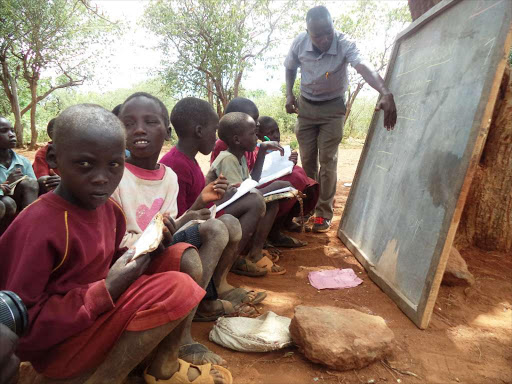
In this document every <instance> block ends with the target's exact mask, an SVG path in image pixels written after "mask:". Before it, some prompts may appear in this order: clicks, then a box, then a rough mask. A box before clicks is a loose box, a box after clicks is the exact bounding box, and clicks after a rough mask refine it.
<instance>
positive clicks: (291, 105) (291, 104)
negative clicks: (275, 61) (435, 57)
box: [285, 68, 299, 113]
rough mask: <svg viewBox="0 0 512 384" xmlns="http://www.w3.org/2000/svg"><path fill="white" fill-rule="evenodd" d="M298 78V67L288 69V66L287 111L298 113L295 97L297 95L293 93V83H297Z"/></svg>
mask: <svg viewBox="0 0 512 384" xmlns="http://www.w3.org/2000/svg"><path fill="white" fill-rule="evenodd" d="M296 78H297V70H296V69H288V68H286V105H285V107H286V112H288V113H298V111H299V110H298V108H297V107H298V105H297V99H295V95H294V94H293V85H294V84H295V79H296Z"/></svg>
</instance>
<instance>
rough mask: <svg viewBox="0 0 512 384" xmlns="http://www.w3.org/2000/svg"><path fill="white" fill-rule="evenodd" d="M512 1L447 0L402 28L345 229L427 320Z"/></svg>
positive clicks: (401, 299) (484, 119)
mask: <svg viewBox="0 0 512 384" xmlns="http://www.w3.org/2000/svg"><path fill="white" fill-rule="evenodd" d="M511 14H512V1H510V0H480V1H479V0H464V1H457V0H445V1H443V2H441V3H439V4H437V5H436V6H435V7H434V8H432V9H431V10H430V11H429V12H427V13H425V14H424V15H423V16H422V17H421V18H419V19H417V20H416V21H415V22H414V23H412V24H411V25H410V26H409V27H408V28H407V29H406V30H405V31H403V32H402V33H401V34H400V35H398V37H397V39H396V42H395V45H394V48H393V52H392V55H391V59H390V63H389V66H388V70H387V73H386V77H385V82H386V84H387V86H388V88H389V89H390V90H391V92H393V95H394V97H395V102H396V105H397V110H398V121H397V125H396V127H395V129H394V131H391V132H388V131H386V129H384V127H383V117H384V116H383V113H382V112H376V113H375V114H374V116H373V119H372V122H371V125H370V128H369V132H368V137H367V139H366V142H365V146H364V148H363V152H362V154H361V159H360V161H359V164H358V168H357V171H356V175H355V178H354V183H353V186H352V189H351V191H350V195H349V198H348V201H347V204H346V207H345V211H344V214H343V217H342V220H341V223H340V227H339V230H338V236H339V237H340V239H341V240H342V241H343V242H344V243H345V244H346V246H347V247H348V248H349V249H350V250H351V251H352V252H353V253H354V255H355V256H356V257H357V259H358V260H359V261H360V262H361V263H362V264H363V266H364V267H365V268H366V269H367V270H368V273H369V276H370V278H371V279H372V280H373V281H375V282H376V283H377V284H378V285H379V286H380V287H381V289H383V290H384V291H385V292H386V293H387V294H388V295H389V296H390V297H391V298H392V299H393V300H394V301H395V302H396V303H397V304H398V306H399V307H400V308H401V309H402V310H403V311H404V312H405V314H406V315H407V316H409V318H410V319H411V320H412V321H413V322H414V323H415V324H416V325H417V326H418V327H420V328H426V327H427V325H428V323H429V321H430V316H431V314H432V310H433V306H434V303H435V299H436V297H437V292H438V289H439V285H440V282H441V279H442V275H443V273H444V269H445V266H446V261H447V259H448V255H449V252H450V247H451V245H452V242H453V238H454V236H455V231H456V229H457V225H458V222H459V219H460V215H461V212H462V208H463V206H464V202H465V198H466V196H467V192H468V189H469V186H470V183H471V178H472V176H473V173H474V171H475V169H476V165H477V163H478V160H479V156H480V154H481V151H482V148H483V144H484V142H485V137H486V135H487V131H488V127H489V123H490V119H491V116H492V110H493V106H494V103H495V100H496V96H497V92H498V88H499V84H500V80H501V77H502V76H503V71H504V68H505V63H506V60H505V59H506V56H508V52H509V49H510V45H511V36H512V35H511V32H510V28H511V27H510V25H511Z"/></svg>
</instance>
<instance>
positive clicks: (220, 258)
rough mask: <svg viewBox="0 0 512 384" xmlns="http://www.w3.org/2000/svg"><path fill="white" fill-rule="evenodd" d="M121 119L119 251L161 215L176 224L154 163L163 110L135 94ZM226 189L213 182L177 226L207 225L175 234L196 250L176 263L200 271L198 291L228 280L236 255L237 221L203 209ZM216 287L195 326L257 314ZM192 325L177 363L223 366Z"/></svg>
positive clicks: (163, 172)
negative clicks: (124, 155) (125, 154)
mask: <svg viewBox="0 0 512 384" xmlns="http://www.w3.org/2000/svg"><path fill="white" fill-rule="evenodd" d="M119 118H120V120H121V121H122V122H123V123H124V126H125V128H126V144H127V147H128V149H129V150H130V157H129V158H128V159H127V160H126V164H125V172H124V175H123V178H122V179H121V182H120V183H119V186H118V188H117V189H116V191H115V192H114V194H113V196H112V197H113V199H114V200H115V201H117V202H118V203H119V204H120V206H121V208H122V209H123V211H124V212H125V215H126V221H127V223H126V234H125V236H124V238H123V240H122V241H121V247H131V246H132V245H133V244H134V242H135V241H136V240H137V239H138V238H139V237H140V235H141V234H142V232H143V231H144V229H145V228H146V226H147V225H148V224H149V222H150V220H151V219H152V218H153V216H154V215H155V214H156V213H157V212H160V213H162V214H164V215H167V216H168V217H169V218H170V219H171V220H174V219H176V217H177V214H178V210H177V196H178V180H177V177H176V174H175V173H174V172H173V170H172V169H170V168H168V167H166V166H165V165H163V164H159V163H157V161H158V157H159V155H160V151H161V150H162V146H163V144H164V140H165V139H166V138H168V137H169V135H170V131H169V114H168V113H167V108H166V107H165V105H164V104H163V103H162V102H161V101H160V100H159V99H158V98H156V97H154V96H152V95H150V94H147V93H143V92H138V93H135V94H133V95H131V96H130V97H128V99H127V100H126V101H125V102H124V104H123V106H122V107H121V110H120V112H119ZM226 188H227V183H226V182H225V181H224V180H222V179H219V180H215V181H213V182H212V183H211V184H209V185H207V186H206V187H205V188H204V189H203V190H202V192H200V194H199V196H197V199H196V201H195V202H194V204H192V207H191V208H190V209H189V210H188V211H187V212H185V213H184V214H183V215H181V217H179V218H178V219H177V220H176V223H175V224H176V228H177V229H178V228H180V227H181V226H183V225H184V224H185V223H187V222H188V221H190V220H194V219H200V220H206V221H205V222H203V223H201V224H199V225H194V226H191V227H188V228H187V229H186V230H184V231H180V232H178V233H175V234H174V237H175V238H174V241H182V242H186V243H190V244H192V245H194V246H195V247H196V248H198V250H199V252H198V255H196V257H194V258H191V257H190V256H189V257H182V258H181V259H177V260H176V268H177V270H180V271H182V272H185V273H187V274H190V275H193V273H194V270H196V269H197V268H199V269H200V270H202V273H201V274H200V276H199V277H198V283H199V285H200V286H201V287H203V288H207V285H208V283H209V282H210V280H211V279H212V276H214V275H215V276H216V277H217V278H218V279H220V277H221V276H223V275H224V279H225V275H227V272H228V271H229V268H230V267H231V265H232V264H233V262H234V260H235V257H236V253H235V251H236V249H237V247H238V242H239V241H240V237H241V229H240V224H239V223H238V220H236V219H235V218H234V217H233V216H230V215H224V216H222V217H221V218H220V219H218V220H217V219H210V214H211V213H210V210H209V209H208V208H206V205H207V204H208V203H209V202H211V201H213V200H217V199H219V197H221V196H222V195H223V194H224V191H225V189H226ZM215 288H216V286H215V284H213V285H210V286H209V289H207V292H208V293H207V297H206V298H205V299H204V300H203V301H202V302H201V304H200V305H199V308H198V310H197V313H196V320H197V321H214V320H216V319H217V318H219V317H221V316H225V315H231V316H233V315H235V314H241V315H245V316H247V315H251V314H255V313H256V311H255V310H254V308H252V307H251V306H249V305H246V304H242V303H241V302H235V303H233V302H231V301H229V300H227V301H224V300H219V299H218V297H217V293H216V289H215ZM190 326H191V319H190V321H189V322H187V323H186V324H185V325H184V329H185V331H184V339H183V340H182V345H183V348H182V349H181V350H180V358H182V359H184V360H187V361H189V362H191V363H194V364H204V363H208V362H215V363H218V364H224V363H225V361H224V360H223V359H222V358H221V357H220V356H218V355H216V354H214V353H213V352H211V351H209V350H208V349H207V348H206V347H205V346H204V345H202V344H199V343H197V342H195V341H194V340H193V339H192V336H191V335H190Z"/></svg>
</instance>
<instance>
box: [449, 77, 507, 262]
mask: <svg viewBox="0 0 512 384" xmlns="http://www.w3.org/2000/svg"><path fill="white" fill-rule="evenodd" d="M511 191H512V79H511V77H510V69H509V68H507V70H506V72H505V76H503V81H502V83H501V87H500V92H499V95H498V100H497V101H496V107H495V110H494V115H493V119H492V122H491V126H490V128H489V134H488V136H487V141H486V143H485V147H484V150H483V152H482V158H481V159H480V165H479V167H478V169H477V171H476V172H475V176H474V178H473V182H472V184H471V188H470V190H469V194H468V197H467V200H466V205H465V206H464V211H463V213H462V217H461V220H460V223H459V227H458V229H457V235H456V238H455V242H456V245H458V246H459V247H463V246H465V245H476V246H477V247H479V248H482V249H486V250H490V251H504V252H511V251H512V192H511Z"/></svg>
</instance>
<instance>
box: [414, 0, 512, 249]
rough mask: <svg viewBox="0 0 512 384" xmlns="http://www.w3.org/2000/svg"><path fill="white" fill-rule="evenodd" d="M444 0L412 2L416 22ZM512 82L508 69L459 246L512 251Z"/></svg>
mask: <svg viewBox="0 0 512 384" xmlns="http://www.w3.org/2000/svg"><path fill="white" fill-rule="evenodd" d="M439 1H440V0H408V2H409V9H410V11H411V16H412V19H413V20H415V19H417V18H418V17H420V16H421V15H422V14H423V13H425V12H426V11H428V10H429V9H430V8H432V7H433V6H434V5H436V4H437V3H439ZM511 191H512V81H511V77H510V68H507V70H506V72H505V76H504V77H503V81H502V84H501V89H500V93H499V95H498V100H497V101H496V107H495V110H494V114H493V119H492V122H491V126H490V128H489V134H488V136H487V141H486V143H485V147H484V150H483V152H482V158H481V160H480V166H479V167H478V169H477V171H476V172H475V176H474V178H473V182H472V184H471V188H470V190H469V193H468V197H467V199H466V205H465V206H464V211H463V213H462V217H461V220H460V223H459V227H458V229H457V234H456V236H455V246H458V247H462V246H466V245H476V246H477V247H480V248H483V249H486V250H496V251H503V252H511V251H512V193H511Z"/></svg>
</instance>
